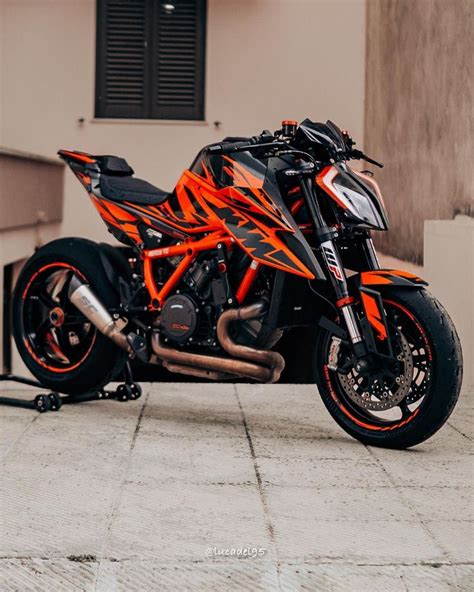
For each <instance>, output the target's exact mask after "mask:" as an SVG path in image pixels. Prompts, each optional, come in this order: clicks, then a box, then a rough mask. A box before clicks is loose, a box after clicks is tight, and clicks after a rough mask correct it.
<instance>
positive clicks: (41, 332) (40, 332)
mask: <svg viewBox="0 0 474 592" xmlns="http://www.w3.org/2000/svg"><path fill="white" fill-rule="evenodd" d="M49 329H51V321H50V320H49V317H46V318H45V320H44V321H43V322H42V323H41V324H40V326H39V327H38V329H36V331H35V335H36V339H43V337H44V336H45V335H46V333H47V332H48V331H49Z"/></svg>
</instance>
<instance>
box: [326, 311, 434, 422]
mask: <svg viewBox="0 0 474 592" xmlns="http://www.w3.org/2000/svg"><path fill="white" fill-rule="evenodd" d="M384 307H385V311H386V314H387V320H388V321H389V324H390V325H391V327H392V328H393V329H394V330H396V331H399V332H400V333H401V334H402V335H403V337H404V338H405V340H406V342H407V343H408V346H409V348H410V353H411V359H412V362H413V375H412V381H411V384H410V388H409V390H408V394H407V395H406V397H404V398H403V400H401V401H400V402H399V403H398V404H397V405H395V406H394V407H392V408H389V409H387V410H383V411H371V410H368V409H364V408H363V407H361V406H359V405H357V404H356V403H355V402H354V401H353V400H352V399H351V398H350V397H349V396H348V394H347V393H346V391H345V389H344V387H343V385H342V384H341V381H340V379H339V376H338V374H337V373H336V372H332V371H330V370H329V369H328V367H327V365H326V366H324V373H325V377H326V382H327V384H328V386H329V389H330V392H331V395H332V397H333V399H334V400H335V401H336V403H337V404H338V406H339V408H340V409H341V411H342V412H343V413H344V414H345V415H346V416H347V417H348V418H349V419H351V420H352V421H354V422H355V423H357V424H358V425H359V426H360V427H364V428H367V429H371V430H381V431H385V430H393V429H397V428H399V427H403V426H404V425H406V424H407V423H408V422H410V421H411V420H412V419H414V418H415V417H416V416H417V415H418V414H419V413H420V412H421V410H422V408H423V406H424V405H425V404H426V402H427V399H428V396H429V392H430V385H431V381H432V373H433V355H432V348H431V346H430V343H429V340H428V338H427V335H426V332H425V331H424V329H423V328H422V326H421V325H420V323H419V322H418V321H417V319H416V318H415V316H414V315H413V314H412V313H411V312H410V311H409V310H408V309H406V308H405V307H404V306H402V305H401V304H400V303H398V302H393V301H390V300H384ZM330 341H331V339H330V336H328V339H327V341H326V344H325V347H324V348H323V354H324V355H325V356H326V358H325V359H326V360H327V355H328V349H329V345H330Z"/></svg>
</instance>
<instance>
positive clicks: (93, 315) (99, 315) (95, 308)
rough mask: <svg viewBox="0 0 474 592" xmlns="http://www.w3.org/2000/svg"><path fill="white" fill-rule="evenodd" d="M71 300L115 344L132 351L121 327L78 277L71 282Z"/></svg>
mask: <svg viewBox="0 0 474 592" xmlns="http://www.w3.org/2000/svg"><path fill="white" fill-rule="evenodd" d="M68 297H69V300H70V301H71V302H72V303H73V304H74V306H75V307H76V308H78V309H79V310H80V311H81V312H82V314H83V315H84V316H85V317H86V318H87V319H88V320H89V321H90V322H91V323H92V324H93V325H94V326H95V327H97V329H98V330H99V331H100V332H101V333H103V334H104V335H105V336H106V337H108V338H109V339H111V340H112V341H113V342H114V343H115V344H117V345H118V346H119V347H121V348H122V349H124V350H125V351H127V352H129V353H130V352H131V351H132V347H131V345H130V343H129V342H128V340H127V337H126V335H125V334H124V333H122V331H121V329H120V327H119V325H118V324H117V323H116V322H115V321H114V320H113V318H112V317H111V316H110V313H109V311H108V310H107V309H106V308H105V306H104V305H103V304H102V303H101V301H100V300H99V299H98V298H97V296H96V295H95V294H94V292H93V291H92V290H91V288H90V287H89V286H88V284H85V283H84V282H83V281H82V280H80V279H79V278H78V277H77V276H76V275H73V276H72V278H71V281H70V282H69V291H68Z"/></svg>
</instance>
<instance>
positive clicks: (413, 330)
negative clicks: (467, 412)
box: [313, 288, 462, 449]
mask: <svg viewBox="0 0 474 592" xmlns="http://www.w3.org/2000/svg"><path fill="white" fill-rule="evenodd" d="M382 298H383V301H384V307H385V309H386V311H387V315H388V317H389V316H391V317H392V318H393V319H396V320H394V321H393V322H394V323H395V324H396V326H397V327H398V330H399V331H400V333H401V334H403V335H404V337H403V343H404V344H408V345H409V347H410V350H411V353H409V356H410V360H411V361H410V364H411V368H410V375H411V376H412V382H411V385H410V390H409V391H408V394H407V395H406V397H405V398H404V400H403V401H401V402H399V403H398V405H397V407H399V409H398V408H397V409H395V406H394V408H393V410H392V409H388V411H384V412H379V413H375V412H373V411H371V410H370V409H373V408H374V407H375V406H376V404H375V405H374V403H372V404H370V401H368V403H369V404H367V405H364V396H367V395H366V393H364V392H361V395H360V396H359V402H360V405H358V404H357V402H355V401H357V395H356V396H354V395H353V396H352V397H351V396H349V395H350V392H349V391H348V384H351V383H352V384H355V385H356V388H357V382H358V380H359V378H358V377H357V376H356V375H355V374H354V375H350V376H351V379H350V380H349V381H348V380H347V379H344V377H342V376H341V375H339V374H338V373H337V372H335V371H332V370H329V368H328V365H327V364H328V353H329V347H330V344H331V340H332V336H331V335H330V334H329V333H327V332H322V333H320V334H319V336H318V339H317V343H316V347H315V353H314V358H313V369H314V374H315V381H316V384H317V385H318V388H319V392H320V394H321V397H322V399H323V402H324V404H325V406H326V408H327V409H328V411H329V413H330V414H331V415H332V417H333V418H334V419H335V421H336V422H337V423H338V424H339V425H340V426H341V427H342V428H343V429H344V430H345V431H346V432H347V433H348V434H350V435H351V436H353V437H354V438H356V439H357V440H359V441H360V442H362V443H364V444H369V445H372V446H381V447H385V448H398V449H403V448H409V447H411V446H415V445H416V444H419V443H421V442H424V441H425V440H427V439H428V438H430V437H431V436H432V435H433V434H435V433H436V432H437V431H438V430H439V429H440V428H441V427H442V426H443V425H444V424H445V423H446V421H447V419H448V417H449V416H450V414H451V412H452V410H453V409H454V406H455V404H456V401H457V399H458V397H459V391H460V388H461V381H462V353H461V346H460V343H459V338H458V335H457V333H456V329H455V328H454V325H453V323H452V321H451V319H450V317H449V315H448V313H447V312H446V311H445V309H444V308H443V307H442V305H441V304H440V303H439V302H438V301H437V300H436V299H435V298H434V297H433V296H432V295H431V294H430V293H429V292H428V291H427V290H424V289H422V290H401V289H395V288H393V289H386V290H385V291H384V292H383V294H382ZM400 359H402V356H400ZM361 382H362V380H361ZM387 390H388V389H387ZM378 392H379V393H380V392H381V389H380V387H379V391H378ZM388 392H390V391H389V390H388ZM372 399H373V400H374V401H375V402H377V397H375V398H374V397H372ZM364 407H365V408H364ZM381 407H383V404H382V405H381ZM387 407H388V404H387ZM397 414H399V416H396V415H397Z"/></svg>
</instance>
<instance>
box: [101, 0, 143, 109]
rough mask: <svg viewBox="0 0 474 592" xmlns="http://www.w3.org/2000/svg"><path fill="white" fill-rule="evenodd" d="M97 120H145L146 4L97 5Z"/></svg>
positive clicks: (110, 1) (108, 0)
mask: <svg viewBox="0 0 474 592" xmlns="http://www.w3.org/2000/svg"><path fill="white" fill-rule="evenodd" d="M97 12H98V14H97V17H98V18H97V58H98V59H97V80H96V115H97V117H122V118H129V117H130V118H143V117H147V107H148V105H147V95H148V91H147V86H148V84H149V80H148V76H147V70H148V66H147V62H148V57H147V51H146V49H147V48H146V41H147V6H146V0H101V1H99V2H98V3H97Z"/></svg>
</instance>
